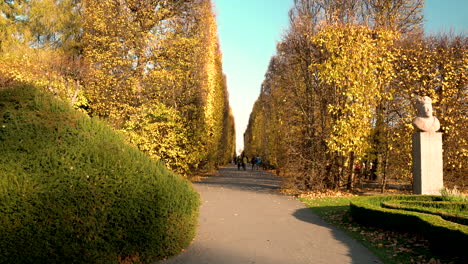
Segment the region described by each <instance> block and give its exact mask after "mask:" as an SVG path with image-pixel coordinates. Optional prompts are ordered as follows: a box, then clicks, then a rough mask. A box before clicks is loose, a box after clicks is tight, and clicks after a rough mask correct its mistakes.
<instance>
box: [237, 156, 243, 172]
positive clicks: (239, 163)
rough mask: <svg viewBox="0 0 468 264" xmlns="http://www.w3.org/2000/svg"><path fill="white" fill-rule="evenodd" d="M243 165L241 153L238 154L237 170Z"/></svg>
mask: <svg viewBox="0 0 468 264" xmlns="http://www.w3.org/2000/svg"><path fill="white" fill-rule="evenodd" d="M241 166H242V157H241V156H240V155H239V156H237V170H240V167H241Z"/></svg>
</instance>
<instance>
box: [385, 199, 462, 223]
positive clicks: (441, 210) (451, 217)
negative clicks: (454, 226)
mask: <svg viewBox="0 0 468 264" xmlns="http://www.w3.org/2000/svg"><path fill="white" fill-rule="evenodd" d="M466 205H468V203H464V202H447V201H440V202H439V201H434V202H418V201H400V200H390V201H388V202H382V207H385V208H390V209H401V210H406V211H413V212H420V213H428V214H434V215H439V216H440V217H442V218H443V219H445V220H448V221H451V222H455V223H458V224H463V225H468V215H467V213H468V210H466V209H464V208H466Z"/></svg>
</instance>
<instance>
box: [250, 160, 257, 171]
mask: <svg viewBox="0 0 468 264" xmlns="http://www.w3.org/2000/svg"><path fill="white" fill-rule="evenodd" d="M255 161H256V159H255V157H252V159H251V160H250V163H251V164H252V170H254V168H255Z"/></svg>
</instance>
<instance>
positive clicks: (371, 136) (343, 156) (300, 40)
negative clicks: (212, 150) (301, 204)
mask: <svg viewBox="0 0 468 264" xmlns="http://www.w3.org/2000/svg"><path fill="white" fill-rule="evenodd" d="M422 7H423V1H420V0H392V1H380V0H354V1H324V0H296V1H294V6H293V8H292V9H291V11H290V27H289V30H288V31H287V32H286V34H285V35H284V38H283V40H282V41H281V42H280V43H278V46H277V54H276V55H275V56H274V57H273V58H272V59H271V61H270V66H269V68H268V70H267V73H266V74H265V80H264V82H263V84H262V89H261V94H260V96H259V98H258V100H257V102H256V103H255V105H254V108H253V111H252V114H251V116H250V121H249V125H248V128H247V131H246V132H245V136H244V140H245V142H246V147H245V149H246V152H247V153H249V154H254V155H257V154H258V155H262V156H263V157H264V158H263V160H264V161H265V162H266V163H268V164H269V165H270V166H272V167H275V168H276V169H277V171H279V172H280V174H281V175H283V176H284V177H285V179H287V182H288V184H289V187H295V188H299V189H315V188H338V187H342V186H345V185H347V187H348V188H352V187H353V186H352V185H353V183H354V182H355V181H356V180H362V179H364V178H367V179H371V180H380V183H382V186H383V187H385V184H386V182H387V180H388V179H389V178H392V179H403V180H406V181H408V180H410V179H411V133H413V128H412V126H411V119H412V118H414V117H415V116H416V113H415V110H414V107H413V106H414V100H413V98H414V97H415V96H418V95H421V96H422V95H429V96H430V97H432V98H433V100H434V109H435V115H436V116H437V117H438V118H439V119H440V120H441V123H442V127H443V128H442V131H443V132H444V159H445V163H444V166H445V167H444V173H445V180H446V183H447V184H461V185H463V184H466V175H467V171H466V168H464V167H463V166H462V164H463V163H465V164H466V162H467V161H468V153H467V147H468V146H467V142H466V138H467V135H466V133H467V132H468V131H467V129H466V126H467V125H468V124H467V122H466V111H467V109H466V98H467V97H466V95H467V75H466V67H467V57H466V53H467V48H468V45H467V38H466V37H448V36H447V37H423V35H422V33H423V32H422V26H421V23H422ZM356 176H358V177H356Z"/></svg>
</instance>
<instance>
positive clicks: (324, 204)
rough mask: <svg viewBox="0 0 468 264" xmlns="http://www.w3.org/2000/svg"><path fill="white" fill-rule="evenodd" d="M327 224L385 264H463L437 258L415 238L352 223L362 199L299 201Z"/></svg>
mask: <svg viewBox="0 0 468 264" xmlns="http://www.w3.org/2000/svg"><path fill="white" fill-rule="evenodd" d="M299 199H300V200H301V201H302V202H304V203H305V204H306V205H307V206H309V208H310V209H311V210H312V211H313V212H314V213H316V214H318V215H319V216H320V217H321V218H322V219H323V220H324V221H326V222H327V223H330V224H333V225H335V226H337V227H338V228H340V229H341V230H343V231H344V232H345V233H347V234H348V235H350V236H351V237H353V238H354V239H356V240H357V241H359V242H360V243H361V244H363V245H364V246H366V247H367V248H368V249H369V250H371V251H372V252H373V253H374V254H375V255H376V256H378V257H379V258H380V259H381V260H382V261H383V262H384V263H421V264H422V263H431V264H439V263H441V264H442V263H461V262H460V261H459V260H457V259H454V258H448V257H442V256H437V255H434V254H432V253H431V252H430V250H429V242H428V241H427V240H425V239H424V238H422V237H420V236H417V235H415V234H409V233H402V232H396V231H389V230H384V229H379V228H375V227H366V226H362V225H359V224H357V223H355V222H353V220H352V217H351V215H350V212H349V202H350V201H353V200H356V199H361V197H359V196H349V197H325V198H299Z"/></svg>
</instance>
